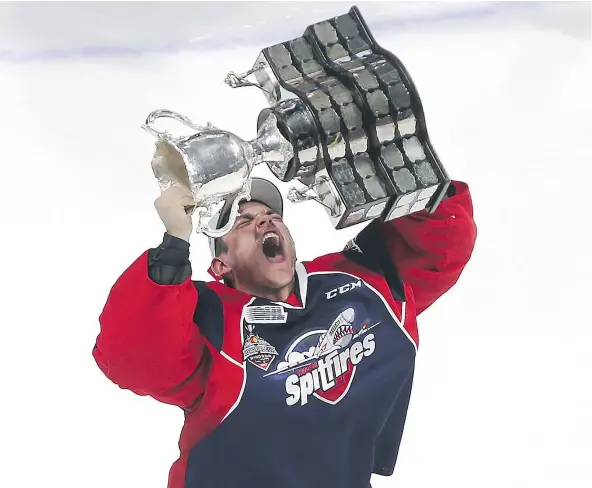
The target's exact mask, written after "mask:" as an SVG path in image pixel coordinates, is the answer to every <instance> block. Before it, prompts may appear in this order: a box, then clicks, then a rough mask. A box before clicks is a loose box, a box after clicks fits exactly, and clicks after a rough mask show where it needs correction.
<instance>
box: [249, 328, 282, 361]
mask: <svg viewBox="0 0 592 488" xmlns="http://www.w3.org/2000/svg"><path fill="white" fill-rule="evenodd" d="M247 330H248V334H247V337H245V342H244V344H243V358H244V360H245V361H249V362H250V363H251V364H252V365H253V366H257V367H258V368H259V369H262V370H263V371H267V370H268V369H269V366H270V365H271V363H273V360H274V359H275V358H276V356H277V355H278V352H277V351H276V349H275V347H273V346H272V345H271V344H270V343H269V342H267V341H266V340H265V339H263V338H262V337H260V336H259V335H258V334H257V333H255V331H254V327H253V325H251V324H249V325H247Z"/></svg>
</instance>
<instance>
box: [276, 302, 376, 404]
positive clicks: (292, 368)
mask: <svg viewBox="0 0 592 488" xmlns="http://www.w3.org/2000/svg"><path fill="white" fill-rule="evenodd" d="M379 323H380V322H378V323H375V324H370V323H369V322H364V323H363V324H362V325H361V326H359V327H356V326H355V310H354V309H353V308H351V307H350V308H347V309H345V310H344V311H343V312H341V313H340V314H339V315H338V316H337V317H336V318H335V320H333V322H332V323H331V326H330V327H329V328H328V329H326V330H313V331H310V332H307V333H306V334H304V335H302V336H300V337H299V338H298V339H296V340H295V341H294V342H293V343H292V344H291V345H290V347H289V348H288V350H287V351H286V354H285V357H284V360H283V361H280V362H279V363H278V364H277V367H276V370H275V371H273V372H271V373H268V374H266V375H265V376H270V375H278V374H283V375H286V380H285V381H286V383H285V384H286V395H287V397H286V404H287V405H290V406H292V405H296V404H300V405H306V404H307V403H308V402H309V399H310V397H311V396H313V397H315V398H317V399H318V400H320V401H323V402H325V403H329V404H331V405H335V404H337V403H338V402H339V401H341V400H342V399H343V398H344V397H345V395H346V394H347V392H348V390H349V388H350V386H351V384H352V381H353V379H354V375H355V373H356V368H357V366H358V364H360V362H361V361H363V360H364V359H365V358H367V357H369V356H371V355H372V354H374V350H375V348H376V345H375V341H374V339H375V337H374V334H373V333H372V332H370V331H371V329H373V328H374V327H376V326H377V325H378V324H379Z"/></svg>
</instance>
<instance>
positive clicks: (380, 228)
mask: <svg viewBox="0 0 592 488" xmlns="http://www.w3.org/2000/svg"><path fill="white" fill-rule="evenodd" d="M451 190H452V191H451V192H449V193H448V197H447V198H446V199H444V200H443V201H442V202H441V203H440V205H439V206H438V208H437V209H436V211H435V212H434V213H431V214H430V213H429V212H427V211H425V210H423V211H421V212H416V213H414V214H411V215H407V216H405V217H401V218H398V219H393V220H390V221H388V222H382V221H378V220H375V221H373V222H371V223H370V224H369V225H368V226H367V227H366V228H365V229H364V230H362V232H360V234H358V236H356V238H355V239H354V240H353V241H352V242H351V243H350V244H349V247H352V246H354V247H357V248H358V249H359V250H360V251H362V253H364V254H368V255H372V256H373V257H374V258H375V259H377V260H380V261H381V262H382V267H383V268H384V269H386V274H387V275H388V274H389V273H390V274H391V275H397V277H398V278H400V280H402V282H403V283H405V284H407V285H408V286H409V287H410V288H411V290H412V291H413V296H414V300H415V306H416V311H417V314H420V313H422V312H423V311H425V310H426V309H427V308H428V307H429V306H430V305H432V304H433V303H434V302H435V301H436V300H437V299H438V298H439V297H441V296H442V295H443V294H444V293H446V291H448V290H449V289H450V288H451V287H452V286H453V285H454V284H455V283H456V282H457V281H458V279H459V277H460V275H461V273H462V271H463V269H464V268H465V266H466V264H467V263H468V261H469V259H470V257H471V254H472V252H473V248H474V246H475V240H476V237H477V227H476V225H475V222H474V220H473V204H472V199H471V195H470V191H469V187H468V185H467V184H466V183H463V182H458V181H453V182H452V183H451Z"/></svg>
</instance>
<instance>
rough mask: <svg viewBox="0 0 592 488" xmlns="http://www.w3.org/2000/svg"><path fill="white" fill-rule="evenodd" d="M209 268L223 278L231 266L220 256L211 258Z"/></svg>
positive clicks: (230, 269)
mask: <svg viewBox="0 0 592 488" xmlns="http://www.w3.org/2000/svg"><path fill="white" fill-rule="evenodd" d="M211 268H212V271H213V272H214V274H215V275H216V276H218V277H220V278H224V277H225V276H227V275H228V273H230V272H231V271H232V268H231V267H230V266H228V265H227V264H226V263H225V262H224V260H222V259H220V258H214V259H212V264H211Z"/></svg>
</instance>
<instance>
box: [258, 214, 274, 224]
mask: <svg viewBox="0 0 592 488" xmlns="http://www.w3.org/2000/svg"><path fill="white" fill-rule="evenodd" d="M269 222H271V215H267V214H266V213H264V214H260V215H258V216H257V227H262V226H264V225H265V224H268V223H269Z"/></svg>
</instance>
